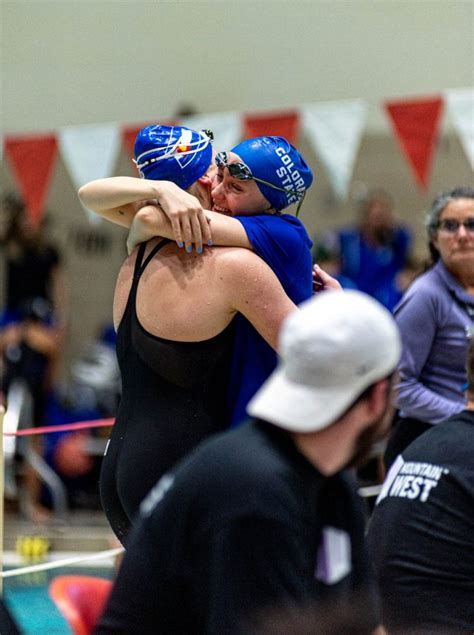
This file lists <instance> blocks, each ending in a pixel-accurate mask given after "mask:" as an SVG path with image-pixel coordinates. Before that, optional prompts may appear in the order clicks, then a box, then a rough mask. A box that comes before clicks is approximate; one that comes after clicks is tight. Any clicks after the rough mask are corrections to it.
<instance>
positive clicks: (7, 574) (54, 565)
mask: <svg viewBox="0 0 474 635" xmlns="http://www.w3.org/2000/svg"><path fill="white" fill-rule="evenodd" d="M124 551H125V550H124V548H123V547H115V548H114V549H107V550H106V551H98V552H97V553H91V554H89V555H87V556H72V557H71V558H64V559H63V560H54V561H53V562H43V563H41V564H32V565H30V566H28V567H19V568H18V569H11V570H10V571H2V573H1V578H2V579H3V578H13V577H14V576H18V575H26V574H28V573H36V572H37V571H47V570H48V569H60V568H62V567H70V566H73V565H75V564H78V563H80V562H89V561H92V560H105V559H106V558H113V557H115V556H118V555H119V554H121V553H123V552H124Z"/></svg>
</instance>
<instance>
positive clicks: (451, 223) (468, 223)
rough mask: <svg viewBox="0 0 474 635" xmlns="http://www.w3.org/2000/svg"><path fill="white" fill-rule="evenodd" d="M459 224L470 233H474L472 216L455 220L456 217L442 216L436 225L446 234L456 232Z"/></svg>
mask: <svg viewBox="0 0 474 635" xmlns="http://www.w3.org/2000/svg"><path fill="white" fill-rule="evenodd" d="M461 225H462V226H463V227H464V229H465V230H466V231H467V232H469V233H470V234H474V218H466V220H457V219H456V218H444V219H443V220H440V221H439V223H438V225H437V227H438V229H439V230H440V231H443V232H446V233H447V234H456V233H457V232H458V231H459V228H460V227H461Z"/></svg>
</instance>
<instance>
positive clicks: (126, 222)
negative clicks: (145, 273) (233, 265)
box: [78, 176, 211, 247]
mask: <svg viewBox="0 0 474 635" xmlns="http://www.w3.org/2000/svg"><path fill="white" fill-rule="evenodd" d="M78 194H79V198H80V200H81V202H82V203H83V204H84V205H85V206H86V207H88V208H89V209H91V210H92V211H93V212H95V213H96V214H99V215H100V216H102V217H103V218H105V219H107V220H109V221H112V222H114V223H117V224H118V225H122V226H123V227H130V225H131V224H132V221H133V218H134V216H135V214H136V212H137V211H138V210H139V209H140V208H142V207H144V206H145V205H147V204H150V203H153V204H156V205H160V206H161V207H162V209H163V211H164V213H165V214H166V216H167V217H168V218H169V220H170V222H171V226H172V229H173V236H172V238H173V239H175V240H176V242H177V243H178V245H179V246H180V247H182V246H183V243H184V242H189V244H190V245H191V242H195V243H196V245H198V246H200V247H202V241H203V239H204V242H205V243H209V242H210V241H211V232H210V229H209V222H208V220H207V218H206V216H205V214H204V210H203V209H202V207H201V205H200V203H199V201H198V199H197V198H196V197H195V196H192V195H191V194H189V193H188V192H185V191H184V190H182V189H181V188H179V187H178V186H177V185H175V184H174V183H172V182H171V181H152V180H148V179H137V178H134V177H128V176H117V177H111V178H108V179H98V180H96V181H91V182H90V183H87V184H86V185H83V186H82V187H81V188H80V190H79V192H78ZM188 238H190V240H189V241H187V239H188ZM191 239H192V240H191Z"/></svg>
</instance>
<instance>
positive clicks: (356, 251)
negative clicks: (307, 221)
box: [337, 190, 411, 310]
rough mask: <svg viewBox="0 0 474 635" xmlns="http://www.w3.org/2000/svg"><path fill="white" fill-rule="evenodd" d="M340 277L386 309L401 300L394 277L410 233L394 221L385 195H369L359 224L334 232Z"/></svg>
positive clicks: (407, 247)
mask: <svg viewBox="0 0 474 635" xmlns="http://www.w3.org/2000/svg"><path fill="white" fill-rule="evenodd" d="M337 239H338V242H339V256H340V259H341V272H340V273H341V275H343V276H345V277H346V278H349V279H350V280H352V282H353V283H354V284H355V285H356V287H357V288H358V289H359V290H360V291H363V292H364V293H367V294H369V295H371V296H372V297H373V298H375V299H376V300H378V301H379V302H380V303H381V304H383V305H384V306H385V307H387V308H388V309H390V310H391V309H393V308H394V306H395V305H396V304H397V302H398V301H399V300H400V298H401V295H402V294H401V291H400V290H399V289H398V288H397V274H398V273H399V272H400V271H401V270H402V269H403V268H404V267H405V264H406V262H407V257H408V255H409V250H410V245H411V234H410V232H409V231H408V229H407V228H406V227H403V226H402V225H400V224H398V223H397V222H396V221H395V218H394V216H393V212H392V202H391V199H390V197H389V196H388V194H387V193H386V192H383V191H381V190H375V191H373V192H371V193H370V194H369V195H368V197H367V198H366V200H365V201H364V203H363V206H362V208H361V218H360V222H359V224H358V225H357V226H356V227H348V228H345V229H342V230H340V231H339V232H337Z"/></svg>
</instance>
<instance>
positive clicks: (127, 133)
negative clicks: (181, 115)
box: [122, 119, 176, 159]
mask: <svg viewBox="0 0 474 635" xmlns="http://www.w3.org/2000/svg"><path fill="white" fill-rule="evenodd" d="M157 123H160V124H162V125H163V126H174V125H176V121H175V120H174V119H163V120H161V121H153V122H152V121H149V122H148V123H142V124H140V125H137V124H134V125H131V126H125V128H122V142H123V145H124V146H125V149H126V150H127V153H128V155H129V156H130V157H131V158H132V159H133V157H134V156H135V153H134V149H135V139H136V138H137V134H138V133H139V132H140V130H141V129H142V128H144V127H145V126H151V125H153V124H157Z"/></svg>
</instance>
